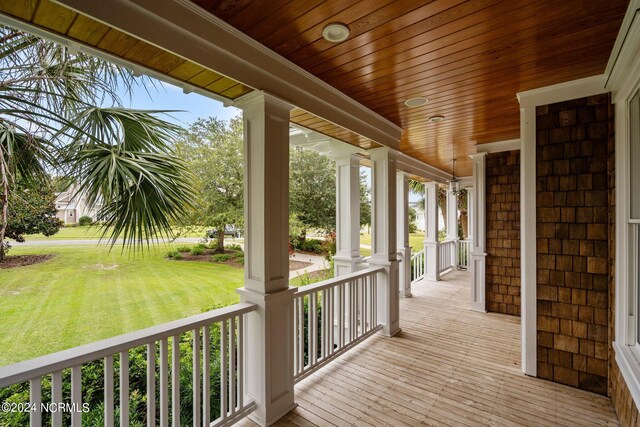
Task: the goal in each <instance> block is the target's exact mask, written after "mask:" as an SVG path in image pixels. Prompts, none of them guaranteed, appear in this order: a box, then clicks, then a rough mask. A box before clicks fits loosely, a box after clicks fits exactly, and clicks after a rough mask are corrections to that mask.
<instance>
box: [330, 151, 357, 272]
mask: <svg viewBox="0 0 640 427" xmlns="http://www.w3.org/2000/svg"><path fill="white" fill-rule="evenodd" d="M335 161H336V254H335V256H334V257H333V261H334V270H335V271H334V276H335V277H337V276H342V275H345V274H348V273H353V272H355V271H357V270H358V263H360V262H362V257H361V256H360V158H359V157H358V156H355V155H354V154H346V155H344V154H343V155H336V156H335Z"/></svg>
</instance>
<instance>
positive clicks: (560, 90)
mask: <svg viewBox="0 0 640 427" xmlns="http://www.w3.org/2000/svg"><path fill="white" fill-rule="evenodd" d="M605 83H606V78H605V75H604V74H600V75H597V76H591V77H585V78H583V79H578V80H572V81H570V82H564V83H559V84H556V85H552V86H546V87H541V88H538V89H532V90H528V91H526V92H520V93H517V94H516V96H517V97H518V101H519V102H520V108H528V107H537V106H539V105H549V104H555V103H556V102H563V101H568V100H570V99H578V98H584V97H585V96H592V95H599V94H601V93H605V92H607V89H606V88H605Z"/></svg>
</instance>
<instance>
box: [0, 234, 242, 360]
mask: <svg viewBox="0 0 640 427" xmlns="http://www.w3.org/2000/svg"><path fill="white" fill-rule="evenodd" d="M167 250H168V247H167V246H163V247H162V249H156V250H151V251H150V252H147V253H145V254H144V255H140V256H138V257H134V256H129V255H127V254H124V255H123V254H121V253H120V251H119V250H118V249H117V248H116V249H114V250H113V251H112V252H111V253H109V251H108V249H107V248H106V247H104V246H91V245H89V246H49V247H22V248H14V249H12V250H11V255H22V254H26V253H33V254H35V253H53V254H55V255H56V256H55V258H53V259H51V260H49V261H47V262H45V263H41V264H38V265H33V266H28V267H20V268H16V269H10V270H0V319H1V320H0V365H6V364H9V363H14V362H17V361H21V360H25V359H29V358H32V357H36V356H41V355H44V354H47V353H52V352H55V351H59V350H63V349H65V348H70V347H75V346H77V345H81V344H85V343H88V342H92V341H96V340H100V339H103V338H108V337H111V336H114V335H119V334H122V333H125V332H130V331H134V330H138V329H142V328H146V327H149V326H152V325H155V324H158V323H164V322H168V321H171V320H175V319H179V318H182V317H186V316H190V315H193V314H197V313H201V312H202V311H204V310H206V309H209V308H211V307H213V306H215V305H227V304H232V303H235V302H237V301H238V295H237V294H236V292H235V289H236V288H238V287H241V286H242V285H243V271H242V270H241V269H237V268H233V267H229V266H226V265H216V264H211V263H201V262H186V261H167V260H165V259H164V255H165V253H166V252H167Z"/></svg>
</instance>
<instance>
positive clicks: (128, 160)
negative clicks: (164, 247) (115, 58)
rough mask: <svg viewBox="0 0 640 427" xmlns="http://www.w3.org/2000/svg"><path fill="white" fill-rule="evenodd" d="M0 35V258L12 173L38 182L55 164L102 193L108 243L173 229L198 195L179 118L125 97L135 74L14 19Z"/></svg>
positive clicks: (134, 242)
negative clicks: (180, 145) (176, 149)
mask: <svg viewBox="0 0 640 427" xmlns="http://www.w3.org/2000/svg"><path fill="white" fill-rule="evenodd" d="M0 41H1V43H0V111H1V113H0V207H1V216H0V221H1V222H0V260H2V258H3V257H4V251H3V250H2V248H3V247H4V245H3V244H4V240H5V238H6V237H7V228H8V214H9V204H10V203H11V200H12V199H11V197H10V196H11V194H12V192H14V191H15V189H16V183H17V182H19V181H21V182H24V183H26V185H28V186H30V187H31V188H37V187H38V186H40V185H43V183H46V182H47V180H48V173H49V172H55V173H59V174H61V175H65V176H69V177H70V178H71V179H72V181H74V182H75V183H76V184H77V188H78V191H79V192H84V193H85V195H86V196H87V200H88V201H89V203H90V204H95V203H96V202H98V201H100V202H101V203H102V205H103V208H102V209H101V210H100V212H99V213H98V215H99V217H100V218H103V219H104V227H105V228H104V230H105V231H104V233H103V235H102V237H103V238H105V237H107V236H106V233H108V231H107V230H109V229H110V230H112V232H111V234H110V235H109V236H108V239H109V241H110V242H111V244H112V245H113V244H115V242H116V239H118V238H119V237H122V238H123V247H126V248H129V249H136V248H141V247H142V246H143V242H145V241H146V242H147V244H149V242H150V241H151V240H152V239H154V238H159V237H165V236H169V237H170V236H172V235H173V232H172V229H171V226H172V225H173V224H174V223H175V222H177V221H179V220H180V219H181V218H182V217H183V214H184V212H185V210H186V207H187V206H188V205H189V200H190V199H191V197H192V191H191V188H190V185H189V183H188V181H187V180H186V179H185V176H187V175H188V173H187V170H186V169H185V168H184V165H183V163H182V162H181V161H180V160H179V159H177V158H176V157H175V156H174V154H173V149H172V142H173V140H174V139H175V137H176V135H177V134H178V131H179V128H178V127H176V126H174V125H172V124H170V123H168V122H166V121H164V120H162V119H160V118H159V117H157V116H156V114H155V113H159V112H150V111H138V110H131V109H126V108H122V107H121V105H122V104H121V102H120V99H119V96H118V93H120V92H121V91H124V92H129V91H130V89H131V88H132V87H133V86H134V85H135V84H137V83H136V81H135V80H134V77H133V74H132V73H131V72H130V71H128V70H126V69H125V68H122V67H119V66H117V65H114V64H110V63H107V62H105V61H102V60H99V59H97V58H93V57H91V56H88V55H86V54H83V53H71V52H70V51H69V50H68V49H67V48H65V47H64V46H60V45H57V44H55V43H52V42H48V41H45V40H42V39H39V38H37V37H35V36H32V35H29V34H27V33H23V32H21V31H18V30H15V29H12V28H9V27H0ZM104 105H110V106H109V107H104Z"/></svg>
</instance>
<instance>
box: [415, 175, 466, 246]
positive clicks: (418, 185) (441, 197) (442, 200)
mask: <svg viewBox="0 0 640 427" xmlns="http://www.w3.org/2000/svg"><path fill="white" fill-rule="evenodd" d="M409 188H410V189H411V191H413V192H414V193H416V194H419V195H422V196H423V197H422V200H421V201H420V202H419V203H421V204H422V205H424V184H423V183H422V182H420V181H415V180H410V181H409ZM467 200H468V192H467V190H465V189H462V190H460V193H458V212H459V213H460V216H459V218H458V225H459V227H458V228H459V230H458V237H459V238H461V239H466V238H467V237H468V221H467V204H468V203H467ZM438 206H439V207H440V211H441V212H442V216H443V218H446V217H447V190H446V189H444V188H438Z"/></svg>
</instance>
